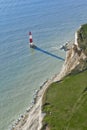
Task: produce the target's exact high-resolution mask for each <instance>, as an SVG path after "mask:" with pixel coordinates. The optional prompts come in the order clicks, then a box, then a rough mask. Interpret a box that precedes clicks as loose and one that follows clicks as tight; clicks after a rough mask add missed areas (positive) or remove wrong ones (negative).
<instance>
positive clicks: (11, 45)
mask: <svg viewBox="0 0 87 130" xmlns="http://www.w3.org/2000/svg"><path fill="white" fill-rule="evenodd" d="M86 12H87V0H84V1H82V0H78V1H75V0H67V1H65V0H61V1H58V0H54V1H52V0H50V1H49V0H48V1H46V0H44V1H43V0H33V1H32V0H25V1H24V0H20V1H18V0H4V1H3V0H1V1H0V130H7V128H9V126H10V124H11V123H12V122H13V121H14V120H16V119H17V118H18V117H19V115H20V114H21V113H24V112H25V110H26V108H27V107H28V106H30V103H31V101H32V98H33V93H34V91H35V90H36V89H39V87H40V86H41V85H42V83H43V82H44V81H45V80H47V79H48V78H51V77H52V76H53V75H54V74H56V73H58V72H59V71H60V69H61V66H62V64H63V63H64V61H62V60H60V59H57V58H55V57H53V56H51V55H47V54H44V53H41V52H40V51H37V50H34V49H30V48H29V44H28V32H29V31H32V33H33V41H34V43H35V44H36V45H37V46H38V47H39V48H41V49H42V50H45V51H47V52H49V53H52V54H53V55H56V56H59V57H62V58H65V52H64V51H60V50H59V47H60V46H61V45H63V44H64V43H65V42H67V41H71V42H74V33H75V31H76V29H78V27H79V26H80V25H81V24H83V23H86V22H87V14H86Z"/></svg>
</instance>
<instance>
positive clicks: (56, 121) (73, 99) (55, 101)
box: [42, 70, 87, 130]
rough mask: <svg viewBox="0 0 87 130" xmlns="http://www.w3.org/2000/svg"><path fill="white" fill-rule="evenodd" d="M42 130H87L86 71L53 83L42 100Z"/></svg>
mask: <svg viewBox="0 0 87 130" xmlns="http://www.w3.org/2000/svg"><path fill="white" fill-rule="evenodd" d="M42 110H43V112H45V113H46V116H45V118H44V120H43V128H42V130H44V127H45V126H48V127H49V128H50V130H87V70H86V71H84V72H81V73H79V74H76V75H71V76H67V77H65V78H64V79H63V80H62V81H60V82H59V83H53V84H51V85H50V86H49V88H48V89H47V92H46V93H45V95H44V98H43V108H42Z"/></svg>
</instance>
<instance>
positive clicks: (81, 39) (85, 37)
mask: <svg viewBox="0 0 87 130" xmlns="http://www.w3.org/2000/svg"><path fill="white" fill-rule="evenodd" d="M77 37H78V39H77V42H78V45H79V47H80V48H81V49H82V50H83V51H84V53H85V54H86V55H87V24H84V25H82V26H81V27H80V29H79V30H78V31H77Z"/></svg>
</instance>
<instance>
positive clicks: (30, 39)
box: [29, 32, 34, 47]
mask: <svg viewBox="0 0 87 130" xmlns="http://www.w3.org/2000/svg"><path fill="white" fill-rule="evenodd" d="M29 42H30V47H33V46H34V44H33V38H32V33H31V32H29Z"/></svg>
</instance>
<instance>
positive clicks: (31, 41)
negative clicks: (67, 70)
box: [29, 32, 65, 61]
mask: <svg viewBox="0 0 87 130" xmlns="http://www.w3.org/2000/svg"><path fill="white" fill-rule="evenodd" d="M29 42H30V48H32V49H35V50H37V51H40V52H42V53H44V54H47V55H49V56H52V57H54V58H57V59H58V60H62V61H64V60H65V59H63V58H62V57H60V56H57V55H54V54H52V53H50V52H48V51H45V50H43V49H41V48H39V47H38V46H36V45H34V44H33V38H32V33H31V32H29Z"/></svg>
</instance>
